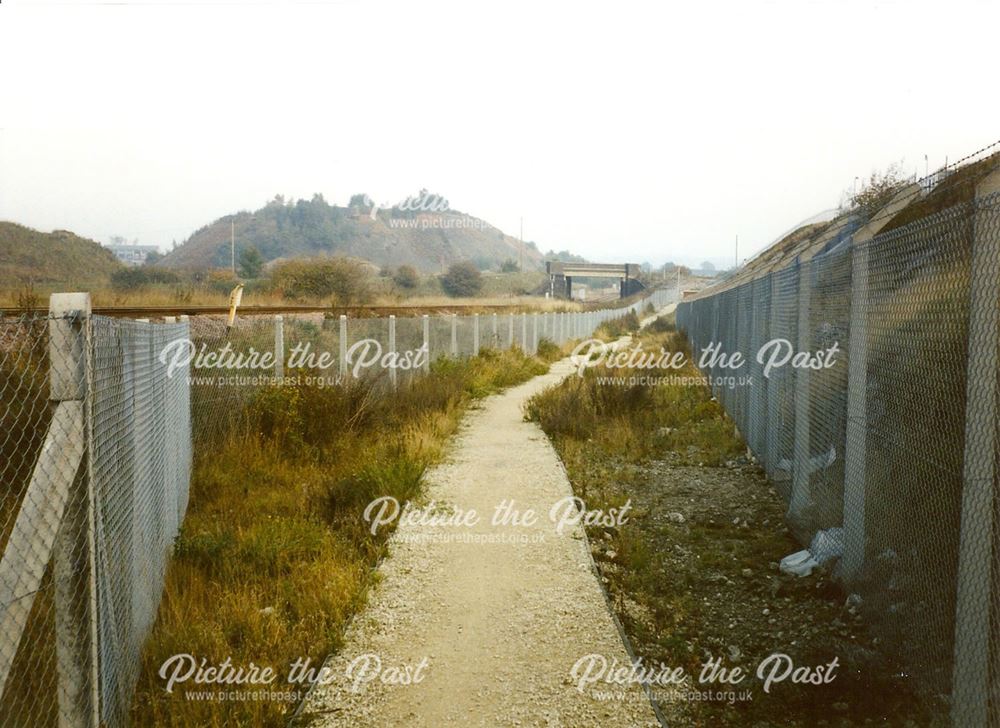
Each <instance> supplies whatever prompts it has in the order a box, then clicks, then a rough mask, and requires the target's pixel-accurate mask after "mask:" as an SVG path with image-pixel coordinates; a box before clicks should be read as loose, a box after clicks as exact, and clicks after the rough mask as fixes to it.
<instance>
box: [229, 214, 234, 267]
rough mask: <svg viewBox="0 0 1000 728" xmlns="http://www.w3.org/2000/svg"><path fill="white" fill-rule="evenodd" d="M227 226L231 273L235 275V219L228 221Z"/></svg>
mask: <svg viewBox="0 0 1000 728" xmlns="http://www.w3.org/2000/svg"><path fill="white" fill-rule="evenodd" d="M229 224H230V228H229V257H230V259H231V261H232V264H233V275H236V221H235V220H231V221H230V223H229Z"/></svg>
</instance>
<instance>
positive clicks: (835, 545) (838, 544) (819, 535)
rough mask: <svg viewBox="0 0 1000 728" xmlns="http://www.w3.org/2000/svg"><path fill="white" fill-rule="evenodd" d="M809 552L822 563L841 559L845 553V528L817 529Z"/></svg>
mask: <svg viewBox="0 0 1000 728" xmlns="http://www.w3.org/2000/svg"><path fill="white" fill-rule="evenodd" d="M809 553H811V554H812V556H813V558H814V559H816V561H817V562H818V563H820V564H825V563H826V562H827V561H830V560H832V559H839V558H840V557H841V556H843V555H844V529H843V528H828V529H827V530H825V531H817V532H816V535H815V536H813V539H812V543H810V544H809Z"/></svg>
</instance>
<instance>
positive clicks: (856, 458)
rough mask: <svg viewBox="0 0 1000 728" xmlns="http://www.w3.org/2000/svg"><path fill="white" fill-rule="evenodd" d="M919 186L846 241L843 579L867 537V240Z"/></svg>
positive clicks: (860, 563)
mask: <svg viewBox="0 0 1000 728" xmlns="http://www.w3.org/2000/svg"><path fill="white" fill-rule="evenodd" d="M917 190H919V187H918V186H917V185H907V186H906V187H905V188H903V189H902V190H901V191H900V192H899V193H897V194H896V196H895V197H894V198H893V199H892V201H890V202H889V204H888V205H886V206H885V207H884V208H882V209H881V210H880V211H879V212H877V213H875V216H874V217H873V218H872V221H871V222H869V223H868V224H867V225H865V226H864V227H863V228H861V229H860V230H858V231H857V232H856V233H855V234H854V237H853V239H852V241H851V318H850V322H851V323H850V331H849V332H848V346H847V351H848V357H849V358H848V363H847V433H846V434H847V436H846V441H845V444H844V448H845V449H844V555H843V557H841V559H840V567H839V570H838V574H839V576H840V577H841V578H842V579H844V580H845V581H847V582H851V581H854V580H855V579H857V578H858V577H859V576H860V575H861V572H862V569H863V568H864V565H865V551H866V550H867V548H868V537H867V532H866V527H867V526H866V523H865V518H866V516H865V509H866V507H867V488H868V478H867V477H866V474H867V469H868V466H867V459H868V305H869V280H868V263H869V257H870V251H869V247H870V241H871V240H872V238H874V237H875V235H877V234H878V232H879V230H881V229H882V228H883V227H884V226H885V224H886V223H887V222H888V221H889V220H890V219H891V218H892V213H893V212H895V211H898V210H900V209H902V208H903V207H905V206H906V205H907V204H908V203H909V201H910V200H911V199H912V198H913V195H914V194H915V192H916V191H917Z"/></svg>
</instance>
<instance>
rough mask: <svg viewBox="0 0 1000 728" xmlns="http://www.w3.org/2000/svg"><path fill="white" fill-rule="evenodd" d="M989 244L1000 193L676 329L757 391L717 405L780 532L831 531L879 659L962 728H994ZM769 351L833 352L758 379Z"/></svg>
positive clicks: (840, 242) (698, 305)
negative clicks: (744, 448)
mask: <svg viewBox="0 0 1000 728" xmlns="http://www.w3.org/2000/svg"><path fill="white" fill-rule="evenodd" d="M856 228H857V225H853V226H851V227H850V228H849V230H850V232H853V231H854V230H855V229H856ZM998 241H1000V193H995V194H992V195H988V196H985V197H980V198H978V199H973V200H970V201H968V202H963V203H960V204H956V205H954V206H952V207H950V208H948V209H945V210H943V211H940V212H936V213H933V214H929V215H925V216H924V217H922V218H919V219H917V220H915V221H912V222H910V223H909V224H905V225H902V226H900V227H897V228H895V229H892V230H890V231H889V232H885V233H883V234H880V235H876V236H875V237H873V238H870V239H866V240H861V241H859V242H856V243H852V242H851V239H850V234H849V233H848V234H845V235H841V236H839V237H836V238H834V239H833V240H832V241H831V242H830V244H828V245H827V246H825V247H823V248H822V250H821V251H820V252H819V253H818V254H816V255H813V256H812V257H811V258H810V257H808V256H800V257H799V258H797V259H796V260H795V261H794V262H793V263H791V264H789V265H787V266H786V267H784V268H782V269H779V270H772V271H770V272H765V273H762V274H761V275H759V276H758V277H756V278H754V279H753V280H749V281H747V282H744V283H743V284H742V285H740V286H738V287H735V288H730V289H729V290H726V291H722V292H719V293H716V294H714V295H705V296H703V297H701V298H698V299H695V300H692V301H685V302H682V303H681V304H680V305H679V307H678V314H677V320H678V325H679V327H680V328H681V329H682V330H683V331H685V332H686V334H687V336H688V338H689V339H690V341H691V344H692V347H693V349H694V350H695V352H696V353H697V352H698V351H699V350H700V349H702V348H704V347H707V346H709V345H710V344H712V343H713V342H714V343H719V344H721V349H722V350H723V351H730V352H732V351H741V352H743V353H744V355H745V356H746V357H747V359H748V360H749V362H750V363H749V367H748V372H747V373H748V374H750V375H751V378H752V384H750V385H748V386H746V387H743V388H742V389H741V388H739V387H737V388H734V389H729V388H727V387H725V386H723V385H720V384H713V388H714V390H715V392H716V394H717V395H718V396H719V398H720V401H721V402H722V403H723V404H724V405H725V407H726V410H727V411H728V412H729V414H730V415H731V416H732V417H733V419H734V420H735V422H736V424H737V426H738V427H739V429H740V430H741V432H742V433H743V434H744V435H745V439H746V441H747V443H748V446H749V447H750V449H751V450H752V451H753V453H754V454H755V456H756V458H757V459H758V461H759V462H760V464H761V465H762V466H763V467H764V468H765V470H766V472H767V474H768V476H769V478H770V479H771V480H772V481H773V482H774V483H775V485H776V487H777V489H778V490H779V492H780V493H781V495H782V496H783V497H784V498H785V500H786V501H787V503H788V522H789V525H790V528H791V529H792V531H793V533H795V534H796V535H797V536H798V537H799V538H800V539H801V540H802V541H803V542H804V543H806V544H808V543H809V540H810V538H811V537H812V536H813V535H814V534H815V533H816V532H817V531H820V530H828V529H842V531H839V533H841V534H842V536H839V538H841V539H842V541H843V550H842V556H841V558H840V561H839V563H838V564H837V566H836V572H835V573H836V574H837V576H838V577H839V578H840V579H841V581H842V582H843V583H844V584H845V586H846V587H847V589H848V590H849V591H850V592H851V593H854V594H857V595H859V596H860V597H861V599H862V611H863V613H864V614H865V616H866V618H867V620H868V623H869V624H870V625H871V628H872V630H873V632H874V633H875V634H877V635H878V638H879V647H878V649H879V650H880V651H881V652H882V653H883V655H884V656H886V657H887V658H888V659H889V661H890V662H889V664H896V665H899V666H900V668H899V669H900V670H901V671H902V672H903V674H906V675H908V676H911V677H912V679H913V680H915V681H916V682H917V684H918V685H919V687H920V690H919V691H918V692H919V693H920V694H922V695H925V696H926V700H927V701H928V704H929V706H930V707H931V708H932V709H933V710H935V711H937V712H938V713H939V714H941V715H946V714H947V713H948V712H949V711H950V713H951V719H952V721H953V723H954V724H955V725H961V726H966V725H968V726H980V725H987V724H990V725H1000V689H998V687H997V686H998V682H997V680H998V678H997V674H998V671H997V667H996V666H997V665H998V664H1000V659H998V655H1000V630H998V628H997V625H998V624H1000V589H998V585H997V581H998V570H997V569H996V567H995V559H996V555H997V553H1000V548H998V546H1000V541H998V538H997V526H998V521H997V518H998V514H1000V511H998V510H997V506H996V504H997V503H998V502H1000V499H998V498H997V495H998V493H997V488H998V486H997V462H998V458H1000V447H998V444H997V442H998V440H997V433H998V427H1000V418H998V414H997V400H998V396H997V390H998V377H997V371H998V370H997V364H996V362H997V354H998V348H997V341H998V339H1000V328H998V306H1000V293H998V281H1000V242H998ZM775 339H783V340H785V341H787V342H788V343H789V344H790V346H791V347H793V349H794V351H808V352H818V351H821V350H825V349H828V348H829V347H831V346H833V345H834V344H836V345H837V346H838V349H839V351H838V353H837V355H836V358H835V364H834V365H833V366H831V367H829V368H824V369H808V368H793V367H791V366H783V367H781V368H778V369H773V370H772V371H771V372H770V373H769V376H767V377H766V378H765V376H764V364H763V363H762V362H761V361H758V359H757V353H758V351H759V350H760V347H761V346H763V345H764V344H765V343H766V342H773V340H775ZM705 373H706V374H711V375H713V376H718V375H719V374H720V371H719V370H718V369H717V368H711V369H710V371H706V372H705Z"/></svg>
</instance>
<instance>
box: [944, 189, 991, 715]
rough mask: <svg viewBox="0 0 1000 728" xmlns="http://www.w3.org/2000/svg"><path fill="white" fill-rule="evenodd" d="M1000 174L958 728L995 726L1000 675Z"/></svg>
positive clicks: (962, 598) (972, 346)
mask: <svg viewBox="0 0 1000 728" xmlns="http://www.w3.org/2000/svg"><path fill="white" fill-rule="evenodd" d="M991 194H1000V170H996V171H994V172H993V173H992V174H990V175H989V176H987V177H986V178H985V179H984V180H983V181H982V182H980V183H979V185H978V186H977V187H976V201H975V207H974V208H973V209H974V212H973V220H972V225H973V227H972V229H973V243H972V262H971V264H972V269H971V274H972V280H971V292H970V308H969V349H968V352H969V353H968V365H967V370H966V371H967V383H966V392H967V395H966V407H965V459H964V470H963V476H962V525H961V532H960V541H959V557H958V592H957V599H956V608H955V660H954V665H955V668H954V677H953V679H952V686H953V688H952V698H951V706H952V707H951V718H952V724H953V725H956V726H980V725H992V723H993V720H995V719H996V716H995V715H992V716H991V715H990V713H991V712H992V711H993V710H996V706H995V705H994V706H993V708H992V710H991V707H990V702H991V700H996V697H997V682H996V681H997V675H998V674H1000V672H998V671H1000V646H998V644H997V640H996V635H997V628H996V620H997V617H998V612H1000V609H998V608H997V599H998V597H1000V584H998V581H1000V575H998V574H997V570H996V554H997V543H998V539H1000V524H998V523H997V517H998V516H997V509H996V504H997V493H998V491H1000V487H998V484H997V480H998V472H997V461H996V453H997V452H998V451H1000V432H998V425H997V422H998V417H1000V390H998V376H1000V346H998V341H1000V208H998V206H997V202H996V200H995V199H991V200H990V201H989V202H985V203H984V202H983V201H982V200H983V198H985V197H986V196H987V195H991Z"/></svg>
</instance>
